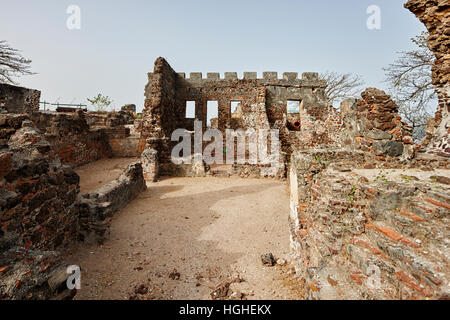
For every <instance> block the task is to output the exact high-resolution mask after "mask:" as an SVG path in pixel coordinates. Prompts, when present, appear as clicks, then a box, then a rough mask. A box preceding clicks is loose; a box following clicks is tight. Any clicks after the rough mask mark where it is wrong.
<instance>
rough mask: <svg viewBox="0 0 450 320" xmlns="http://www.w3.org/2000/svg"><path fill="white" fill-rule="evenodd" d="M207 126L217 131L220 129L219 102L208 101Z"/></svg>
mask: <svg viewBox="0 0 450 320" xmlns="http://www.w3.org/2000/svg"><path fill="white" fill-rule="evenodd" d="M206 126H207V127H210V128H215V129H217V128H218V127H219V102H218V101H208V102H207V104H206Z"/></svg>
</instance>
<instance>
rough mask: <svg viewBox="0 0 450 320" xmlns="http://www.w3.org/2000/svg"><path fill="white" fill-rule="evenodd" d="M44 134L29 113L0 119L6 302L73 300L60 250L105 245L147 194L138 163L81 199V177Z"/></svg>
mask: <svg viewBox="0 0 450 320" xmlns="http://www.w3.org/2000/svg"><path fill="white" fill-rule="evenodd" d="M63 119H66V118H65V117H64V118H63ZM68 121H69V124H70V123H72V121H74V120H68ZM58 123H61V122H58ZM80 123H82V122H80ZM40 125H42V123H40ZM51 128H54V127H50V128H49V129H51ZM71 128H72V129H73V127H71ZM75 132H77V131H75ZM46 136H47V134H45V133H43V132H41V131H40V130H39V129H38V128H37V127H36V126H35V124H34V123H33V122H32V121H31V120H30V118H29V116H27V115H17V114H6V115H0V300H1V299H50V298H55V299H70V298H72V297H73V295H74V294H75V292H74V291H70V290H67V286H66V284H65V281H66V279H67V276H68V275H67V274H66V268H67V265H66V264H65V263H64V262H63V261H61V259H60V255H59V253H58V252H57V251H56V250H59V249H60V248H62V247H65V246H66V245H68V244H69V243H72V242H74V241H76V240H86V238H89V237H90V236H91V235H94V236H96V237H97V238H98V236H100V238H102V239H103V237H104V236H105V235H106V231H107V230H108V226H109V225H108V220H107V219H108V218H109V217H110V216H111V215H112V214H113V213H114V212H116V211H117V210H120V209H121V208H123V207H124V206H125V205H126V204H127V203H128V202H129V201H131V200H132V199H134V197H136V195H137V194H139V193H140V192H141V191H143V190H145V188H146V186H145V181H144V177H143V174H142V167H141V165H140V164H139V163H136V164H133V165H130V166H129V167H128V168H127V170H126V171H125V172H124V173H123V174H122V176H121V177H119V178H118V179H117V180H116V181H114V182H111V183H109V184H107V185H105V186H103V187H102V188H100V189H98V190H97V191H95V192H92V193H90V194H88V195H85V196H83V197H82V196H80V194H79V192H80V187H79V176H78V175H77V174H76V173H75V172H74V171H73V169H72V167H71V166H68V165H64V164H63V163H62V161H61V159H60V158H59V157H58V154H57V152H56V151H55V149H56V148H55V147H54V145H52V144H51V143H50V142H49V141H47V140H46Z"/></svg>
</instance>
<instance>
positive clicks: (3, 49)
mask: <svg viewBox="0 0 450 320" xmlns="http://www.w3.org/2000/svg"><path fill="white" fill-rule="evenodd" d="M30 64H31V60H29V59H25V58H24V57H22V55H21V54H20V51H19V50H17V49H14V48H12V47H10V46H9V44H8V43H7V42H6V41H4V40H0V82H4V83H10V84H17V82H15V81H14V80H13V79H14V78H15V77H18V76H21V75H31V74H34V73H33V72H31V70H30Z"/></svg>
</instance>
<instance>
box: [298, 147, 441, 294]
mask: <svg viewBox="0 0 450 320" xmlns="http://www.w3.org/2000/svg"><path fill="white" fill-rule="evenodd" d="M364 158H365V156H364V152H361V151H359V152H353V151H346V150H309V151H298V152H296V153H295V154H294V155H293V156H292V161H291V170H290V185H291V216H290V225H291V246H292V253H293V258H294V259H293V264H294V266H295V268H296V271H297V274H298V275H299V277H300V278H301V279H302V280H303V281H304V283H305V286H306V288H307V292H308V297H309V298H310V299H426V298H428V299H440V298H444V299H445V298H446V299H448V297H449V292H448V288H447V284H448V281H449V278H450V273H449V270H448V265H449V260H448V257H449V252H448V248H447V246H446V242H447V239H448V228H447V226H448V223H449V221H448V214H449V212H450V196H449V191H450V188H449V186H448V183H449V179H448V173H447V171H446V170H442V171H437V172H429V171H428V172H426V173H425V172H424V171H419V170H415V171H414V170H409V171H405V170H403V171H402V170H398V171H396V170H366V169H362V168H363V165H364V163H365V160H364ZM358 168H361V169H358Z"/></svg>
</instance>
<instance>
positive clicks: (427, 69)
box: [383, 32, 437, 141]
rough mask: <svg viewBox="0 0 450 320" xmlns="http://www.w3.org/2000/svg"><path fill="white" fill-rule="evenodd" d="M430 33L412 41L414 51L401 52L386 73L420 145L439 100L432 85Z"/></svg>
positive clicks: (401, 110)
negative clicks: (434, 103) (436, 102)
mask: <svg viewBox="0 0 450 320" xmlns="http://www.w3.org/2000/svg"><path fill="white" fill-rule="evenodd" d="M427 37H428V33H427V32H422V33H421V34H420V35H418V36H416V37H414V38H412V39H411V41H412V43H413V44H414V45H415V48H414V50H411V51H403V52H400V53H399V54H400V56H399V58H398V59H397V60H395V62H394V63H392V64H390V65H389V66H388V67H387V68H384V69H383V70H384V71H385V73H386V82H387V83H388V84H389V89H390V91H391V92H390V93H391V95H392V98H393V100H394V101H395V102H397V104H398V105H399V113H400V115H401V116H402V117H403V118H404V119H405V120H406V122H407V123H408V124H409V125H411V126H412V128H413V130H414V131H413V132H414V133H413V137H414V139H415V140H416V141H418V140H421V139H423V138H424V137H425V127H426V124H427V121H428V119H429V118H430V117H432V113H431V110H432V109H433V108H432V107H431V104H432V102H434V101H435V100H436V98H437V96H436V92H435V90H434V87H433V84H432V67H433V64H434V61H435V56H434V54H433V52H432V51H431V50H430V49H429V48H428V46H427V41H426V39H427Z"/></svg>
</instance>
